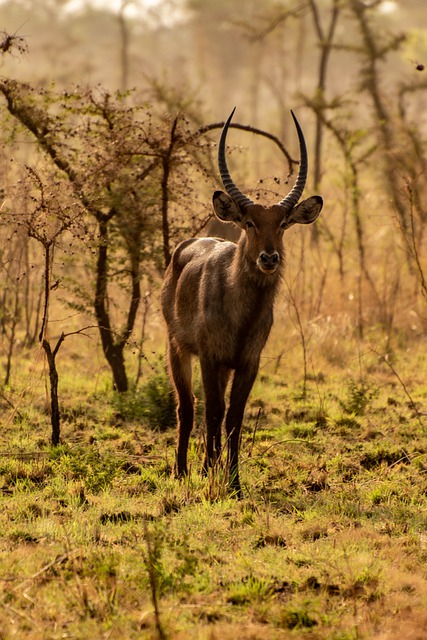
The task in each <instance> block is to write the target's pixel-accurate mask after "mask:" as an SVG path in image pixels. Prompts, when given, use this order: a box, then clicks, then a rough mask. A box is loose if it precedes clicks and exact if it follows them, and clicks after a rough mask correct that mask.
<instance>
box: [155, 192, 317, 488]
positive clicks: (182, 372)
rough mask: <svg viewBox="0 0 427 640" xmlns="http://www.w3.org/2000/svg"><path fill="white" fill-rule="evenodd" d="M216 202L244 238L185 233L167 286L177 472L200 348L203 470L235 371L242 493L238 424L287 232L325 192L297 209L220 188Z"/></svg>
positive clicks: (234, 421)
mask: <svg viewBox="0 0 427 640" xmlns="http://www.w3.org/2000/svg"><path fill="white" fill-rule="evenodd" d="M310 201H311V202H310ZM307 203H308V204H307ZM303 205H305V206H303ZM214 207H215V210H216V214H217V215H218V217H220V218H221V219H222V220H224V219H226V220H230V221H232V222H234V223H235V224H237V225H238V226H240V227H241V228H242V229H244V232H243V233H242V234H241V237H240V240H239V242H238V244H237V245H236V244H234V243H232V242H227V241H224V240H220V239H218V238H200V239H195V238H192V239H190V240H185V241H184V242H182V243H181V244H180V245H178V247H177V248H176V249H175V252H174V254H173V257H172V260H171V263H170V265H169V266H168V268H167V270H166V274H165V279H164V284H163V289H162V309H163V315H164V317H165V320H166V325H167V329H168V366H169V371H170V375H171V378H172V380H173V382H174V385H175V389H176V394H177V399H178V446H177V453H176V472H177V474H178V475H179V476H181V475H184V474H186V473H187V449H188V440H189V436H190V432H191V429H192V426H193V417H194V409H193V393H192V384H191V377H192V374H191V357H192V356H193V355H194V356H197V357H198V358H199V359H200V365H201V371H202V379H203V387H204V396H205V415H206V428H207V438H206V448H207V450H206V457H205V462H204V469H205V470H207V468H208V467H209V466H211V465H213V464H214V462H215V460H216V459H218V457H219V455H220V452H221V427H222V422H223V419H224V415H225V399H224V396H225V390H226V386H227V382H228V380H229V378H230V375H231V373H232V372H233V371H234V376H233V382H232V386H231V392H230V405H229V408H228V411H227V415H226V419H225V428H226V434H227V442H228V466H229V476H230V486H231V488H232V490H233V491H235V492H236V494H237V495H238V496H241V487H240V480H239V472H238V450H239V440H240V431H241V426H242V420H243V414H244V410H245V406H246V401H247V399H248V396H249V393H250V391H251V389H252V386H253V383H254V381H255V378H256V375H257V372H258V367H259V361H260V356H261V352H262V349H263V348H264V345H265V343H266V341H267V338H268V336H269V333H270V330H271V326H272V324H273V305H274V300H275V296H276V293H277V290H278V286H279V283H280V276H281V273H282V271H283V268H284V249H283V233H284V230H285V229H286V228H287V227H288V226H290V225H291V224H293V223H294V222H302V223H307V222H312V221H313V219H315V218H317V216H318V214H319V211H320V209H321V199H320V198H319V197H318V196H315V197H314V198H310V199H309V200H307V201H305V202H304V203H301V205H299V207H301V209H300V211H299V213H297V209H298V207H295V208H294V209H293V210H292V211H291V212H290V213H286V210H285V209H284V207H283V206H280V205H274V206H272V207H270V208H264V207H262V206H261V205H258V204H251V205H249V206H247V207H246V208H245V209H244V211H241V210H240V209H239V207H238V206H237V205H235V203H234V202H233V201H232V200H231V199H230V198H229V196H227V195H225V194H224V193H222V192H215V194H214ZM308 218H310V219H308Z"/></svg>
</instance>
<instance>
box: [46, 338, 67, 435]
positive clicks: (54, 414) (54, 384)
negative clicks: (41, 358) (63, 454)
mask: <svg viewBox="0 0 427 640" xmlns="http://www.w3.org/2000/svg"><path fill="white" fill-rule="evenodd" d="M64 338H65V336H64V334H63V333H62V334H61V336H60V338H59V340H58V342H57V343H56V347H55V349H54V350H53V351H52V349H51V346H50V343H49V341H48V340H46V339H43V341H42V347H43V349H44V351H45V353H46V358H47V363H48V367H49V382H50V410H51V414H50V420H51V425H52V437H51V441H52V446H54V447H56V446H58V444H59V439H60V431H61V417H60V413H59V399H58V380H59V377H58V371H57V369H56V361H55V358H56V354H57V353H58V349H59V347H60V346H61V344H62V342H63V340H64Z"/></svg>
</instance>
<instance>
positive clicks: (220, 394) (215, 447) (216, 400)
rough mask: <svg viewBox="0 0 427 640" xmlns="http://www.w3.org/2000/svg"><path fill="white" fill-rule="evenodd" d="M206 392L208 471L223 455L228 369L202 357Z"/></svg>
mask: <svg viewBox="0 0 427 640" xmlns="http://www.w3.org/2000/svg"><path fill="white" fill-rule="evenodd" d="M200 364H201V370H202V379H203V388H204V394H205V420H206V455H205V460H204V463H203V470H204V471H205V473H207V471H208V468H209V467H213V466H214V465H215V463H216V461H217V460H219V458H220V456H221V427H222V422H223V420H224V414H225V399H224V396H225V388H226V386H227V381H228V376H229V372H228V370H227V369H226V368H225V367H223V366H221V365H220V364H218V363H216V362H212V360H211V359H207V358H206V359H204V358H203V359H201V360H200Z"/></svg>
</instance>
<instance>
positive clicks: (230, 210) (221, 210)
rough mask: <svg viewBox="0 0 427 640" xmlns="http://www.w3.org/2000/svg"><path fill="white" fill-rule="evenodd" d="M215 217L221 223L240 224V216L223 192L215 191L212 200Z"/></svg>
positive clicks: (235, 206)
mask: <svg viewBox="0 0 427 640" xmlns="http://www.w3.org/2000/svg"><path fill="white" fill-rule="evenodd" d="M212 202H213V208H214V211H215V215H216V216H217V217H218V218H219V219H220V220H222V221H223V222H234V223H235V224H240V222H241V221H242V214H241V212H240V210H239V208H238V206H237V205H236V203H235V202H234V200H233V199H232V198H230V196H229V195H228V194H227V193H224V192H223V191H215V193H214V194H213V198H212Z"/></svg>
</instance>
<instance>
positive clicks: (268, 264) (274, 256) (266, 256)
mask: <svg viewBox="0 0 427 640" xmlns="http://www.w3.org/2000/svg"><path fill="white" fill-rule="evenodd" d="M279 259H280V257H279V254H278V253H277V251H273V253H267V252H266V251H262V252H261V253H260V254H259V258H258V261H259V266H260V269H262V270H263V271H264V270H265V271H275V270H276V269H277V267H278V266H279Z"/></svg>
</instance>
